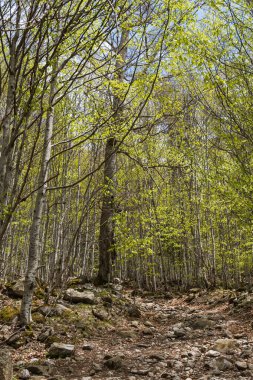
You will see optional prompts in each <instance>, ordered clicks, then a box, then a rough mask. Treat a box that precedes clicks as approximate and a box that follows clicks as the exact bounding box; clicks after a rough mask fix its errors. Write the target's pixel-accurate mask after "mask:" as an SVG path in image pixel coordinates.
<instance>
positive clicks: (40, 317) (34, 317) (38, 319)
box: [32, 312, 46, 324]
mask: <svg viewBox="0 0 253 380" xmlns="http://www.w3.org/2000/svg"><path fill="white" fill-rule="evenodd" d="M32 320H33V322H34V323H42V324H44V323H45V320H46V318H45V317H44V315H42V314H40V313H38V312H36V313H33V314H32Z"/></svg>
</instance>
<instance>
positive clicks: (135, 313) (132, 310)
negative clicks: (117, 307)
mask: <svg viewBox="0 0 253 380" xmlns="http://www.w3.org/2000/svg"><path fill="white" fill-rule="evenodd" d="M127 314H128V316H129V317H131V318H140V317H141V311H140V309H139V308H138V306H136V305H130V306H128V308H127Z"/></svg>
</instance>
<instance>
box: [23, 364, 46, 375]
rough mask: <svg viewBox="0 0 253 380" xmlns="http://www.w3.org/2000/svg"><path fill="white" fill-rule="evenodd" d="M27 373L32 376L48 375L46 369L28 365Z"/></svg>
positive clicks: (40, 366)
mask: <svg viewBox="0 0 253 380" xmlns="http://www.w3.org/2000/svg"><path fill="white" fill-rule="evenodd" d="M27 369H28V371H29V372H30V373H31V374H33V375H42V376H47V375H48V367H45V366H42V365H38V364H30V365H29V366H27Z"/></svg>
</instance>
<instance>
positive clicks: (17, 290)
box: [6, 277, 25, 298]
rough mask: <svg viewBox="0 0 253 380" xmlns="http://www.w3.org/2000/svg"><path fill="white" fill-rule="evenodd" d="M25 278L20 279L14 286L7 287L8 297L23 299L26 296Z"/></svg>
mask: <svg viewBox="0 0 253 380" xmlns="http://www.w3.org/2000/svg"><path fill="white" fill-rule="evenodd" d="M24 282H25V278H24V277H22V278H20V279H18V280H17V281H16V282H15V283H14V284H10V285H6V288H7V292H8V295H10V296H12V297H16V298H22V297H23V294H24Z"/></svg>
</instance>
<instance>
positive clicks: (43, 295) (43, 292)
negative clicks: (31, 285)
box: [34, 288, 45, 300]
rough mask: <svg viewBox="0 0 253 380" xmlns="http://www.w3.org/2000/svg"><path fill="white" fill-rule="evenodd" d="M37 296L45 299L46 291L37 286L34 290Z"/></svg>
mask: <svg viewBox="0 0 253 380" xmlns="http://www.w3.org/2000/svg"><path fill="white" fill-rule="evenodd" d="M34 295H35V297H37V298H38V299H40V300H43V299H44V298H45V291H44V289H42V288H37V289H36V290H35V292H34Z"/></svg>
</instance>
